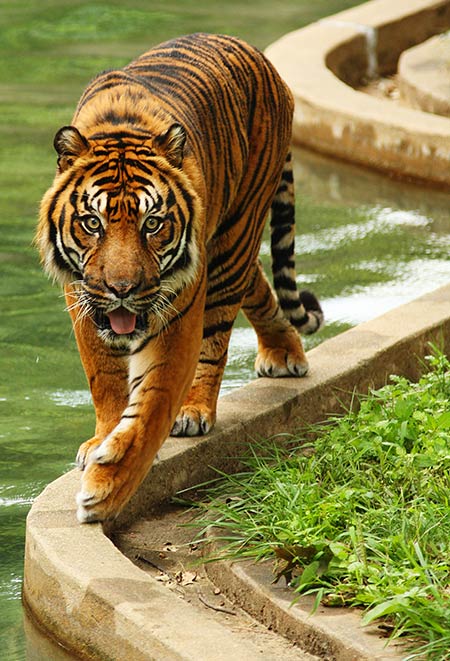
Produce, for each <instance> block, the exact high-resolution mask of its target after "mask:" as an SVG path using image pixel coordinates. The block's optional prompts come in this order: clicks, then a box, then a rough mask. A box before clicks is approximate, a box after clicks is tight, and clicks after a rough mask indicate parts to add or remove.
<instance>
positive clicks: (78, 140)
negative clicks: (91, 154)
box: [53, 126, 89, 172]
mask: <svg viewBox="0 0 450 661" xmlns="http://www.w3.org/2000/svg"><path fill="white" fill-rule="evenodd" d="M53 146H54V148H55V150H56V152H57V154H58V167H59V169H60V170H61V172H64V170H67V168H68V167H70V166H71V165H72V163H73V162H74V160H75V159H76V158H77V157H78V156H81V154H83V153H84V152H85V151H87V150H88V149H89V143H88V141H87V140H86V138H85V137H84V136H83V135H81V133H80V132H79V130H78V129H77V128H75V126H63V127H62V129H59V131H58V133H57V134H56V135H55V139H54V140H53Z"/></svg>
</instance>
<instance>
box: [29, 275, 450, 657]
mask: <svg viewBox="0 0 450 661" xmlns="http://www.w3.org/2000/svg"><path fill="white" fill-rule="evenodd" d="M449 302H450V285H449V286H446V287H443V288H440V289H438V290H436V291H434V292H432V293H430V294H428V295H426V296H423V297H421V298H419V299H416V300H415V301H413V302H411V303H409V304H407V305H404V306H401V307H400V308H397V309H396V310H393V311H391V312H389V313H387V314H385V315H383V316H382V317H379V318H377V319H375V320H373V321H371V322H368V323H364V324H361V325H360V326H357V327H356V328H353V329H351V330H349V331H347V332H345V333H343V334H341V335H339V336H337V337H335V338H333V339H331V340H328V341H327V342H324V343H323V344H322V345H320V346H318V347H317V348H315V349H313V350H312V351H310V352H309V354H308V355H309V361H310V364H311V374H310V376H308V377H306V378H305V379H290V378H289V379H278V380H270V379H259V380H258V381H254V382H252V383H250V384H248V385H247V386H245V387H244V388H241V389H239V390H238V391H236V392H234V393H231V394H230V395H228V396H226V397H224V398H222V399H221V400H220V403H219V413H218V419H219V423H218V426H217V429H216V430H215V431H214V432H213V433H212V434H211V435H209V436H207V437H205V438H204V439H186V440H179V439H172V438H171V439H168V441H167V442H166V444H165V445H164V446H163V449H162V452H161V457H160V461H159V462H158V463H157V464H156V465H155V466H154V467H153V468H152V470H151V471H150V473H149V475H148V477H147V479H146V480H145V482H144V483H143V485H142V487H141V489H140V490H139V492H138V493H137V494H136V496H135V498H134V499H133V500H132V501H131V503H130V505H129V507H128V509H127V510H126V511H124V512H123V514H122V516H121V520H120V521H119V523H121V525H124V524H125V523H126V522H131V521H133V520H135V519H136V518H139V517H141V516H147V517H148V516H149V510H150V508H152V507H156V506H157V505H158V503H161V502H162V501H163V500H165V499H167V498H169V497H170V496H172V495H173V494H174V493H175V492H176V491H177V490H179V489H185V488H189V487H191V486H193V485H195V484H198V483H199V482H202V481H203V480H205V479H208V478H209V477H211V476H212V475H213V469H212V467H216V468H220V469H222V470H234V469H235V468H236V467H237V466H238V463H239V462H238V460H237V459H236V457H241V456H243V455H244V454H245V452H246V450H247V449H248V447H249V443H250V442H251V438H252V437H253V438H255V437H257V436H268V435H271V434H275V433H277V432H278V433H279V432H280V430H282V431H284V432H294V431H295V430H296V429H298V427H299V426H301V425H302V424H304V423H305V422H314V421H317V420H323V419H324V418H325V417H326V415H327V414H329V413H331V412H336V411H338V410H339V409H340V406H341V402H343V403H344V404H345V402H348V401H349V399H350V398H351V396H352V392H353V391H354V389H356V390H357V391H361V392H363V391H366V390H367V388H368V387H369V386H375V387H377V386H381V385H382V384H384V383H385V382H386V379H387V377H388V375H389V374H391V373H397V374H405V375H407V376H409V377H412V378H414V377H417V376H418V374H419V358H420V357H423V356H424V355H425V354H426V353H427V352H428V351H429V347H428V343H429V342H430V341H433V342H436V343H437V344H439V345H441V346H442V348H443V349H444V350H446V351H448V350H449V349H450V305H449ZM78 483H79V473H78V472H77V471H71V472H69V473H67V474H66V475H64V476H62V477H61V478H59V479H58V480H56V481H55V482H53V483H52V484H50V485H49V486H48V487H47V488H46V489H45V490H44V492H43V493H42V494H41V495H40V496H39V497H38V498H37V499H36V501H35V503H34V505H33V507H32V508H31V511H30V513H29V516H28V518H27V531H26V549H25V578H24V588H23V589H24V600H25V603H26V605H27V607H28V609H29V611H30V612H31V613H32V615H33V617H34V618H35V619H36V620H37V621H38V622H39V624H40V625H41V627H42V628H44V629H45V630H46V631H47V632H48V633H49V634H50V635H51V636H53V637H55V638H56V639H57V640H59V641H60V642H62V643H63V644H64V645H65V646H67V647H68V648H70V649H73V650H76V653H77V656H78V657H79V658H87V659H133V661H140V660H145V661H149V660H150V659H158V660H160V659H165V660H166V659H167V660H168V661H170V660H172V659H174V660H175V659H177V660H180V659H184V660H188V659H192V661H194V660H195V661H206V660H207V659H211V656H208V653H207V652H205V650H211V649H213V650H214V661H221V660H222V659H224V660H225V659H227V660H228V659H230V658H236V659H238V658H241V656H239V654H242V652H243V649H245V650H246V653H245V656H244V657H242V658H247V659H250V661H252V660H253V659H255V660H256V659H257V658H261V657H260V655H259V656H258V650H255V649H252V648H251V647H248V646H247V648H246V647H245V645H244V647H243V646H242V645H243V643H242V642H240V641H238V640H237V639H236V637H235V636H233V635H231V633H230V631H229V630H227V629H226V628H224V627H223V626H222V625H221V624H220V623H219V622H217V621H210V620H205V619H204V618H203V619H202V617H200V616H199V614H198V612H197V613H195V612H194V613H193V612H192V610H191V609H190V608H189V604H187V603H185V602H183V601H181V600H180V599H179V598H177V597H176V596H175V595H174V594H173V593H170V592H168V591H167V590H165V589H164V587H163V586H162V585H161V584H159V583H158V582H157V581H155V580H152V579H151V578H150V577H149V576H148V575H147V574H146V573H144V572H143V571H142V570H140V569H139V568H138V567H136V566H135V565H133V564H132V563H131V562H130V561H129V560H128V559H127V558H126V557H125V556H123V555H122V554H121V553H120V551H119V550H118V549H117V548H116V547H115V546H114V545H113V544H112V542H111V541H110V540H109V539H108V537H107V536H106V535H105V534H104V532H103V529H102V527H101V526H100V525H99V524H91V525H83V526H81V525H79V524H78V523H77V521H76V516H75V493H76V491H77V490H78ZM181 622H182V623H183V626H179V625H178V624H176V623H181ZM310 622H311V624H312V626H314V624H313V623H314V618H310ZM330 626H332V624H331V623H330ZM318 635H320V632H319V634H318ZM353 635H354V630H353V631H352V630H350V631H349V640H348V644H347V643H346V645H347V646H346V647H345V646H344V647H342V649H347V652H346V653H345V654H344V653H343V654H341V655H340V656H339V655H338V656H335V657H333V658H336V659H341V660H342V661H344V660H348V659H350V658H352V659H353V658H355V659H363V658H367V659H369V658H371V657H370V656H367V655H366V656H361V654H360V652H358V651H357V650H356V651H355V652H354V656H349V652H348V650H349V649H352V648H353V642H352V637H353ZM361 635H362V636H364V635H365V634H364V633H362V634H361ZM298 643H299V645H302V639H301V635H300V639H299V640H298ZM369 649H370V647H369ZM216 650H217V652H216ZM299 658H302V657H299ZM303 658H305V657H303ZM372 658H373V657H372ZM386 658H389V657H386ZM391 658H392V657H391Z"/></svg>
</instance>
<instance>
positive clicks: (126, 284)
mask: <svg viewBox="0 0 450 661" xmlns="http://www.w3.org/2000/svg"><path fill="white" fill-rule="evenodd" d="M139 284H140V283H139V282H138V283H136V282H130V281H129V280H117V281H116V282H106V281H105V285H106V287H107V288H108V289H109V291H110V292H112V293H113V294H114V296H117V298H126V297H127V296H129V295H130V294H132V293H133V292H135V291H136V290H137V289H138V287H139Z"/></svg>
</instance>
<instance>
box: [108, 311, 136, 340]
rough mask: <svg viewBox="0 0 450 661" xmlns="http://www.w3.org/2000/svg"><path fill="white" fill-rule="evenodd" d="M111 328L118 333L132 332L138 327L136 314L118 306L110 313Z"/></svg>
mask: <svg viewBox="0 0 450 661" xmlns="http://www.w3.org/2000/svg"><path fill="white" fill-rule="evenodd" d="M108 317H109V323H110V324H111V328H112V329H113V331H114V332H115V333H117V335H126V334H127V333H132V332H133V331H134V329H135V327H136V315H135V314H134V313H133V312H129V311H128V310H126V309H125V308H117V310H113V311H112V312H110V313H109V314H108Z"/></svg>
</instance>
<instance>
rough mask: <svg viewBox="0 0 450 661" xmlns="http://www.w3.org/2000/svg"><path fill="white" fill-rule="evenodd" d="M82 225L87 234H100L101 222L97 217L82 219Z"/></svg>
mask: <svg viewBox="0 0 450 661" xmlns="http://www.w3.org/2000/svg"><path fill="white" fill-rule="evenodd" d="M81 222H82V225H83V227H84V229H85V230H86V232H91V233H94V232H98V231H99V230H100V229H101V226H102V224H101V222H100V220H99V219H98V218H97V217H96V216H85V217H84V218H83V219H82V221H81Z"/></svg>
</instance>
